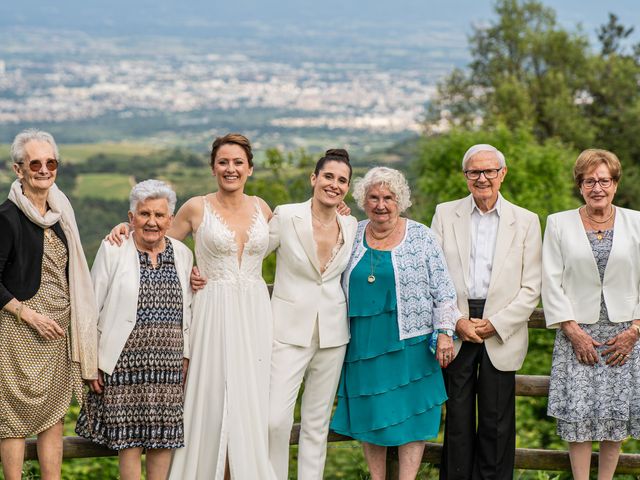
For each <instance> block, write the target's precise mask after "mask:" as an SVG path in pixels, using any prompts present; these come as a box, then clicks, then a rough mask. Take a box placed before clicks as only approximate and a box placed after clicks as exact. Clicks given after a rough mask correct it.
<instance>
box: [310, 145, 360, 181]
mask: <svg viewBox="0 0 640 480" xmlns="http://www.w3.org/2000/svg"><path fill="white" fill-rule="evenodd" d="M327 162H339V163H344V164H345V165H346V166H347V167H349V182H351V174H352V173H353V169H352V168H351V163H349V152H347V151H346V150H345V149H344V148H330V149H329V150H327V151H326V152H325V153H324V157H322V158H320V160H318V162H317V163H316V168H315V170H314V171H313V173H314V174H315V175H316V176H318V174H319V173H320V170H322V169H323V168H324V165H325V163H327Z"/></svg>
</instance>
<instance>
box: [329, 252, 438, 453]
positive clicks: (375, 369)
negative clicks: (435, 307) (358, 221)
mask: <svg viewBox="0 0 640 480" xmlns="http://www.w3.org/2000/svg"><path fill="white" fill-rule="evenodd" d="M365 246H366V240H365ZM367 248H368V247H367ZM372 265H373V270H374V273H375V278H376V280H375V282H373V283H369V282H368V281H367V277H368V276H369V275H370V274H371V271H372ZM349 317H350V325H351V341H350V342H349V345H348V346H347V352H346V355H345V360H344V365H343V367H342V375H341V377H340V384H339V386H338V406H337V408H336V411H335V414H334V417H333V420H332V422H331V428H332V429H333V430H334V431H336V432H338V433H341V434H343V435H347V436H349V437H351V438H355V439H357V440H360V441H363V442H368V443H372V444H375V445H384V446H397V445H404V444H405V443H409V442H414V441H420V440H426V439H429V438H434V437H436V436H437V435H438V430H439V428H440V415H441V410H442V405H443V404H444V402H445V401H446V400H447V394H446V391H445V388H444V381H443V378H442V371H441V369H440V365H439V364H438V362H437V360H436V358H435V356H434V355H433V353H431V351H430V350H429V340H430V338H431V334H429V335H422V336H419V337H414V338H410V339H407V340H400V339H399V334H398V316H397V307H396V292H395V276H394V272H393V265H392V263H391V252H390V251H383V250H373V249H369V250H368V251H367V252H366V253H365V254H364V256H363V257H362V258H361V259H360V261H359V262H358V264H357V265H356V267H355V268H354V269H353V271H352V272H351V278H350V281H349Z"/></svg>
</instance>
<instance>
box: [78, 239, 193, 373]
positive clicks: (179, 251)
mask: <svg viewBox="0 0 640 480" xmlns="http://www.w3.org/2000/svg"><path fill="white" fill-rule="evenodd" d="M171 243H172V245H173V252H174V257H175V265H176V271H177V272H178V279H179V280H180V286H181V287H182V331H183V335H184V357H185V358H189V327H190V325H191V286H190V284H189V274H190V273H191V267H192V265H193V254H192V253H191V250H189V248H188V247H187V246H186V245H185V244H184V243H182V242H179V241H178V240H175V239H173V238H172V239H171ZM91 278H92V280H93V290H94V292H95V295H96V301H97V303H98V312H99V318H98V368H99V369H100V370H102V371H103V372H105V373H108V374H111V373H112V372H113V369H114V367H115V366H116V363H117V361H118V358H120V354H121V353H122V349H123V348H124V345H125V343H126V342H127V339H128V338H129V335H130V334H131V331H132V330H133V327H134V326H135V324H136V315H137V311H138V290H139V289H140V262H139V260H138V250H137V249H136V245H135V243H134V241H133V236H132V235H130V236H129V238H128V239H127V240H125V242H124V244H123V245H122V246H120V247H118V246H117V245H111V244H109V242H106V241H105V242H102V244H101V245H100V249H99V250H98V253H97V254H96V258H95V260H94V262H93V267H92V268H91Z"/></svg>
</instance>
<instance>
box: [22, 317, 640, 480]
mask: <svg viewBox="0 0 640 480" xmlns="http://www.w3.org/2000/svg"><path fill="white" fill-rule="evenodd" d="M529 328H545V322H544V313H543V312H542V309H537V310H536V311H535V312H534V313H533V315H532V316H531V319H530V321H529ZM548 392H549V377H548V376H546V375H516V395H517V396H521V397H545V396H547V394H548ZM299 434H300V425H298V424H296V425H294V427H293V431H292V432H291V440H290V444H291V445H297V444H298V439H299ZM351 440H352V439H351V438H349V437H345V436H343V435H340V434H337V433H335V432H330V434H329V442H344V441H351ZM441 450H442V445H441V444H439V443H433V442H427V444H426V448H425V452H424V456H423V462H428V463H431V464H434V465H437V464H439V463H440V452H441ZM115 455H117V453H116V452H115V451H114V450H110V449H108V448H106V447H102V446H100V445H96V444H95V443H92V442H91V441H89V440H85V439H83V438H80V437H65V438H64V450H63V456H64V458H87V457H110V456H115ZM389 457H390V461H389V463H388V468H387V476H388V478H397V477H394V475H397V473H396V472H395V469H396V468H397V461H396V460H397V452H395V451H394V450H390V455H389ZM25 458H26V459H27V460H36V459H37V452H36V445H35V440H34V439H29V440H27V449H26V452H25ZM597 464H598V454H597V453H593V455H592V457H591V466H592V468H595V467H597ZM515 468H517V469H523V470H570V469H571V464H570V462H569V454H568V452H566V451H564V450H544V449H532V448H518V449H516V458H515ZM616 473H626V474H640V454H622V455H620V460H619V461H618V468H617V469H616Z"/></svg>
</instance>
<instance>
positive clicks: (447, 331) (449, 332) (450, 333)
mask: <svg viewBox="0 0 640 480" xmlns="http://www.w3.org/2000/svg"><path fill="white" fill-rule="evenodd" d="M438 333H444V334H445V335H447V336H448V337H453V330H451V329H449V328H439V329H438ZM638 333H639V334H640V326H639V327H638Z"/></svg>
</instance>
